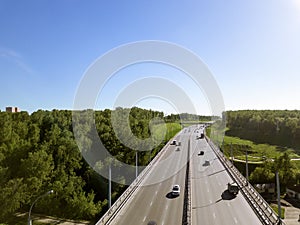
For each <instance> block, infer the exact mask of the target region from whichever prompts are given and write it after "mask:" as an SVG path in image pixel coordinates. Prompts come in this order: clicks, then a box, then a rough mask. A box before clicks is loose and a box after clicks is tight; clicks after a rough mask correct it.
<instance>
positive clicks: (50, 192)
mask: <svg viewBox="0 0 300 225" xmlns="http://www.w3.org/2000/svg"><path fill="white" fill-rule="evenodd" d="M53 192H54V191H53V190H50V191H48V192H46V193H45V194H43V195H41V196H39V197H37V198H36V199H35V200H34V202H33V203H32V205H31V206H30V209H29V213H28V225H32V221H31V217H30V216H31V210H32V208H33V206H34V204H35V203H36V202H37V201H38V200H39V199H41V198H43V197H45V196H47V195H49V194H52V193H53Z"/></svg>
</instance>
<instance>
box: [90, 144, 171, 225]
mask: <svg viewBox="0 0 300 225" xmlns="http://www.w3.org/2000/svg"><path fill="white" fill-rule="evenodd" d="M168 144H170V142H168V143H167V144H166V145H165V146H164V147H163V149H162V150H161V151H159V153H157V155H156V156H155V157H154V159H152V160H151V162H150V163H149V164H148V165H147V166H146V168H145V169H144V170H143V171H142V172H141V173H140V174H139V175H138V177H137V178H136V179H135V180H134V181H133V182H132V183H131V184H130V186H129V187H128V188H127V189H126V190H125V191H124V192H123V194H122V195H121V196H120V197H119V198H118V199H117V200H116V201H115V202H114V204H113V205H112V206H111V207H110V208H109V209H108V210H107V211H106V213H105V214H104V215H103V216H102V217H101V219H100V220H99V221H98V222H97V223H96V224H95V225H108V224H111V222H112V221H113V219H114V218H115V216H116V215H117V213H118V212H119V211H120V210H121V209H122V207H123V206H124V205H125V204H126V202H127V200H128V199H130V197H131V196H132V195H133V194H134V192H135V191H136V190H137V189H138V187H139V186H140V184H141V183H142V181H143V179H144V178H145V177H146V176H147V174H148V173H149V172H150V171H151V169H152V168H153V165H154V164H156V163H157V162H158V159H159V158H160V157H162V155H163V154H164V153H165V149H166V148H167V145H168Z"/></svg>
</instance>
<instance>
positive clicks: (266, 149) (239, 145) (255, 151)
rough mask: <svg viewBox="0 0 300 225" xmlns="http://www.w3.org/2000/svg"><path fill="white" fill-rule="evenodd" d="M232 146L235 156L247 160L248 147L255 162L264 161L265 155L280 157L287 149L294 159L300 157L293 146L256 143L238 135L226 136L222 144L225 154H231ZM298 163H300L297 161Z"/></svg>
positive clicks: (250, 158)
mask: <svg viewBox="0 0 300 225" xmlns="http://www.w3.org/2000/svg"><path fill="white" fill-rule="evenodd" d="M231 147H232V151H233V155H234V157H235V158H238V159H241V160H245V151H246V149H247V151H248V160H249V161H253V162H258V161H262V160H263V157H265V158H267V159H274V158H276V157H279V156H280V155H281V154H282V153H283V152H285V151H288V152H289V154H290V157H291V158H293V159H297V158H300V156H299V155H298V154H297V153H296V151H295V150H294V149H291V148H282V147H279V146H276V145H269V144H255V143H254V142H252V141H249V140H244V139H240V138H238V137H231V136H225V137H224V141H223V145H222V148H223V150H224V153H225V155H227V156H229V155H230V148H231ZM296 164H299V163H298V162H297V163H296ZM299 166H300V165H299Z"/></svg>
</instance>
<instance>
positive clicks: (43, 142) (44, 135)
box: [0, 107, 181, 225]
mask: <svg viewBox="0 0 300 225" xmlns="http://www.w3.org/2000/svg"><path fill="white" fill-rule="evenodd" d="M112 112H114V113H116V115H117V116H119V117H122V116H124V115H126V113H128V112H129V125H130V128H129V129H130V130H131V131H132V133H133V135H134V136H136V137H138V138H139V139H147V138H149V137H151V135H152V136H153V137H154V139H155V137H161V136H162V135H163V134H164V132H165V135H164V136H163V137H164V138H163V140H162V142H161V143H158V145H157V147H156V148H155V149H153V150H152V151H151V156H150V157H149V153H148V152H141V153H140V154H139V158H138V159H139V165H147V164H148V163H149V160H150V159H151V158H153V157H154V156H155V155H156V154H157V152H158V151H159V150H160V149H161V148H162V146H164V145H165V143H166V142H167V141H168V140H169V139H170V138H171V137H173V136H174V135H175V134H176V133H177V132H178V131H179V130H181V125H180V124H179V123H177V121H175V120H174V121H173V120H172V118H168V119H167V123H164V121H165V120H166V119H165V118H164V114H163V113H162V112H158V111H152V110H145V109H140V108H136V107H134V108H132V109H123V108H117V109H116V110H114V111H112V110H108V109H106V110H103V111H95V112H94V111H92V110H85V111H82V112H81V113H82V114H81V115H83V116H85V115H90V114H91V113H92V114H93V118H94V120H95V121H94V122H95V125H96V130H97V132H98V134H99V137H100V139H101V141H102V143H103V144H104V146H105V147H106V148H107V149H108V150H109V152H110V153H111V154H112V155H114V156H115V157H116V158H117V159H119V160H120V161H122V162H124V163H127V164H131V165H134V164H135V151H134V150H132V149H130V148H129V147H127V146H125V145H124V144H122V143H121V142H120V141H119V140H118V138H117V137H116V136H115V131H114V129H113V127H112V123H111V121H112V119H111V115H112ZM75 119H76V118H75ZM81 125H82V127H80V132H82V133H84V134H86V136H85V137H86V139H85V140H84V141H85V142H84V143H85V149H86V150H87V151H92V149H93V143H94V140H93V137H92V136H90V135H89V134H90V132H91V129H92V128H91V127H89V126H87V124H86V123H82V124H81ZM151 129H152V130H151ZM118 130H120V133H119V135H127V133H128V127H126V126H125V125H124V124H118ZM126 132H127V133H126ZM151 132H153V133H151ZM160 139H161V138H160ZM131 144H132V143H131ZM133 144H134V143H133ZM0 178H1V179H0V193H1V195H0V202H1V206H0V224H1V223H3V224H14V225H15V224H17V222H18V221H17V220H18V219H19V218H16V217H15V214H16V213H17V212H25V213H26V212H28V210H29V208H30V206H31V204H32V203H33V201H34V200H35V199H36V198H37V197H38V196H41V195H42V194H44V193H46V192H47V191H49V190H51V189H53V190H54V194H51V195H48V196H47V197H45V198H41V199H39V201H38V202H37V203H36V204H35V206H34V208H33V213H39V214H45V215H51V216H57V217H60V218H66V219H83V220H97V219H98V218H99V217H101V215H102V214H103V213H104V212H105V211H106V210H107V204H108V203H107V202H108V201H107V195H108V181H107V179H106V178H104V177H102V176H100V175H98V174H97V173H96V172H95V171H94V170H93V169H92V168H91V167H90V165H88V164H87V163H86V162H85V160H84V159H83V157H82V155H81V153H80V151H79V148H78V146H77V143H76V142H75V138H74V134H73V126H72V112H71V111H69V110H52V111H44V110H38V111H36V112H34V113H32V114H28V113H27V112H20V113H7V112H0ZM124 179H125V178H124ZM125 188H126V186H125V185H121V184H117V183H113V184H112V201H115V200H116V198H117V197H118V196H119V195H120V194H122V192H123V191H124V190H125ZM26 222H27V218H26V219H25V220H24V218H23V224H26ZM34 224H36V223H34ZM37 224H38V223H37Z"/></svg>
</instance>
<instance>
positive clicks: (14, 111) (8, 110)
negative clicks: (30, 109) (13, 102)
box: [6, 107, 20, 113]
mask: <svg viewBox="0 0 300 225" xmlns="http://www.w3.org/2000/svg"><path fill="white" fill-rule="evenodd" d="M6 112H10V113H16V112H20V109H19V108H18V107H6Z"/></svg>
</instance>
